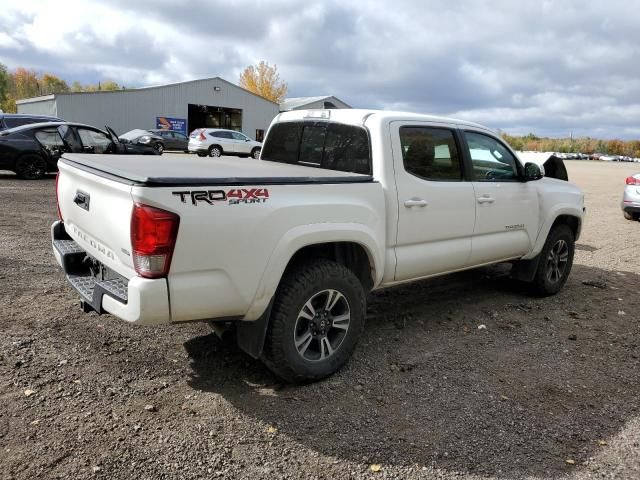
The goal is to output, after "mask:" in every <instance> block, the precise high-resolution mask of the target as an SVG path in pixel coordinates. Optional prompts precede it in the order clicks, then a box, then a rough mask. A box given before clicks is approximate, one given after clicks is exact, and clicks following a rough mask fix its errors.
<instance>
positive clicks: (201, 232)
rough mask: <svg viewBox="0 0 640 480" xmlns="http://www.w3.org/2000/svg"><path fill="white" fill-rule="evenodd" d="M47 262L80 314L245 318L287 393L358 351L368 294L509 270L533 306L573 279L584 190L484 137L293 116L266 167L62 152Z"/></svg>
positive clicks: (262, 163)
mask: <svg viewBox="0 0 640 480" xmlns="http://www.w3.org/2000/svg"><path fill="white" fill-rule="evenodd" d="M58 165H59V170H60V171H59V175H58V178H57V184H56V192H57V202H58V214H59V220H58V221H56V222H55V223H54V224H53V225H52V229H51V232H52V241H53V252H54V254H55V257H56V259H57V261H58V263H59V264H60V265H61V266H62V267H63V269H64V272H65V274H66V277H67V279H68V281H69V282H70V283H71V285H72V286H73V287H74V288H75V289H76V290H77V291H78V293H79V294H80V298H81V306H82V307H83V308H84V309H85V311H96V312H98V313H100V314H101V313H110V314H113V315H115V316H116V317H119V318H121V319H123V320H125V321H127V322H130V323H132V324H141V325H160V324H168V323H181V322H189V321H196V320H201V321H208V322H210V323H212V324H214V325H216V324H217V325H222V324H225V325H229V324H235V327H236V331H237V335H236V337H237V341H238V344H239V345H240V347H241V348H242V349H243V350H244V351H246V352H247V353H248V354H250V355H251V356H253V357H255V358H260V359H262V360H263V361H264V362H265V364H266V365H267V366H268V367H269V368H270V369H271V370H272V371H273V372H275V373H276V374H277V375H279V376H280V377H281V378H283V379H285V380H286V381H291V382H299V381H309V380H316V379H320V378H322V377H325V376H327V375H330V374H331V373H333V372H335V371H336V370H337V369H339V368H340V367H341V366H342V365H343V364H344V363H345V362H346V361H347V359H348V358H349V356H350V355H351V354H352V352H353V350H354V348H355V346H356V342H357V341H358V337H360V335H361V333H362V331H363V328H364V324H365V314H366V299H367V293H368V292H370V291H372V290H377V289H381V288H386V287H392V286H394V285H398V284H402V283H406V282H412V281H416V280H420V279H425V278H429V277H433V276H436V275H443V274H447V273H450V272H457V271H461V270H466V269H471V268H476V267H480V266H483V265H489V264H494V263H499V262H510V263H512V264H513V268H512V275H513V277H514V278H516V279H519V280H521V281H523V282H527V283H528V284H529V285H530V287H531V290H532V291H533V292H535V293H536V294H538V295H551V294H554V293H556V292H558V291H559V290H560V289H561V288H562V286H563V285H564V283H565V282H566V280H567V277H568V275H569V272H570V271H571V266H572V262H573V255H574V244H575V241H576V239H577V238H578V237H579V235H580V230H581V227H582V222H583V216H584V206H583V204H584V202H583V200H584V199H583V194H582V192H581V191H580V189H579V188H578V187H576V186H575V185H573V184H571V183H569V182H568V181H565V180H560V179H558V178H549V177H545V176H544V175H543V169H542V168H541V167H540V166H539V165H538V164H536V163H526V164H522V163H521V161H520V160H519V159H518V156H517V155H516V154H515V153H514V152H513V150H512V149H511V148H510V147H509V145H507V144H506V143H505V142H504V141H503V140H502V139H501V138H500V137H499V136H497V135H496V134H494V133H493V132H492V131H491V130H489V129H487V128H485V127H482V126H480V125H477V124H474V123H469V122H464V121H460V120H452V119H448V118H440V117H433V116H426V115H418V114H410V113H396V112H383V111H368V110H367V111H365V110H315V111H293V112H287V113H282V114H280V115H278V116H277V117H276V118H275V119H274V121H273V122H272V124H271V126H270V128H269V130H268V133H267V136H266V140H265V143H264V147H263V149H262V153H261V156H260V158H259V159H248V160H247V161H243V162H237V161H235V160H233V159H229V158H226V157H221V158H220V160H219V161H218V162H216V164H215V165H213V164H211V163H209V162H207V161H206V159H201V158H198V157H191V158H189V159H183V160H182V161H180V162H174V161H173V160H172V159H170V158H166V157H160V158H158V157H153V158H149V157H144V156H127V157H114V156H109V157H107V156H101V155H82V154H64V155H63V157H62V159H61V160H60V161H59V163H58Z"/></svg>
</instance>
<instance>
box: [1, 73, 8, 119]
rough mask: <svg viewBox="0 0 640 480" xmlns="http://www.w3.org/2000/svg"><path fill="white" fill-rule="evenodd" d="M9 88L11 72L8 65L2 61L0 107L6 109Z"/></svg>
mask: <svg viewBox="0 0 640 480" xmlns="http://www.w3.org/2000/svg"><path fill="white" fill-rule="evenodd" d="M8 89H9V74H8V73H7V67H6V65H3V64H1V63H0V109H2V110H4V106H5V105H4V103H5V102H6V101H7V95H8V93H9V92H8Z"/></svg>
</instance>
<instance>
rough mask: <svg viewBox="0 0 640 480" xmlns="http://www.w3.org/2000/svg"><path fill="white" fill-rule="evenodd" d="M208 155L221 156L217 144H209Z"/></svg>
mask: <svg viewBox="0 0 640 480" xmlns="http://www.w3.org/2000/svg"><path fill="white" fill-rule="evenodd" d="M209 156H210V157H220V156H222V148H221V147H219V146H218V145H211V146H210V147H209Z"/></svg>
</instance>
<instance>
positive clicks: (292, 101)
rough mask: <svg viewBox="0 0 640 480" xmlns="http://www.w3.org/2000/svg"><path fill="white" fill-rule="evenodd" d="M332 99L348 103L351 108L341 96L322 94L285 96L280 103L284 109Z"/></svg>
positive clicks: (281, 108)
mask: <svg viewBox="0 0 640 480" xmlns="http://www.w3.org/2000/svg"><path fill="white" fill-rule="evenodd" d="M330 99H334V100H337V101H339V102H340V103H344V104H345V105H347V107H349V108H351V107H350V106H349V105H348V104H347V103H345V102H343V101H342V100H340V99H339V98H336V97H334V96H333V95H322V96H319V97H291V98H285V99H284V100H283V101H282V103H281V104H280V110H282V111H288V110H295V109H297V108H300V107H304V106H305V105H309V104H311V103H315V102H321V101H323V100H330Z"/></svg>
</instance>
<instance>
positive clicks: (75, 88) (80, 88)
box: [71, 80, 84, 92]
mask: <svg viewBox="0 0 640 480" xmlns="http://www.w3.org/2000/svg"><path fill="white" fill-rule="evenodd" d="M71 91H72V92H84V87H83V86H82V84H81V83H80V82H79V81H77V80H76V81H75V82H73V83H72V84H71Z"/></svg>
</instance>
